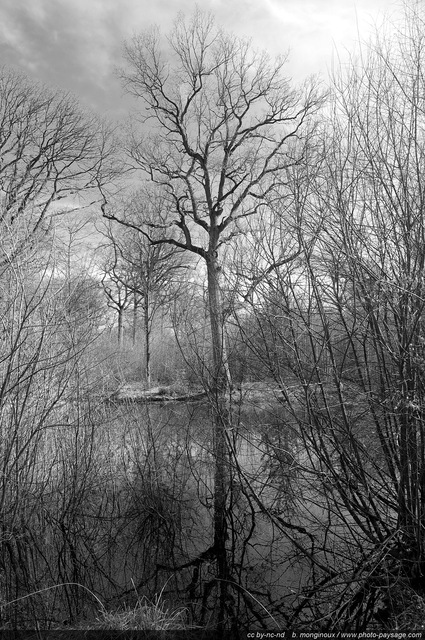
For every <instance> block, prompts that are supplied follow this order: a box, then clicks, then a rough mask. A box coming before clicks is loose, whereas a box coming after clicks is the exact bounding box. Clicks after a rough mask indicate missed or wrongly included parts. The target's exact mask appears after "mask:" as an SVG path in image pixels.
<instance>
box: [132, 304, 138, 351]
mask: <svg viewBox="0 0 425 640" xmlns="http://www.w3.org/2000/svg"><path fill="white" fill-rule="evenodd" d="M137 308H138V304H137V301H136V299H134V300H133V326H132V334H131V339H132V343H133V347H135V346H136V335H137Z"/></svg>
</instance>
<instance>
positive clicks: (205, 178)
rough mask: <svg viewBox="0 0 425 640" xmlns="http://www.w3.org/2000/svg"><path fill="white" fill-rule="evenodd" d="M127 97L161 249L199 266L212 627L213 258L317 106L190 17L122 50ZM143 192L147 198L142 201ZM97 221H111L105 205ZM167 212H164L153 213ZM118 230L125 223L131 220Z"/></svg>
mask: <svg viewBox="0 0 425 640" xmlns="http://www.w3.org/2000/svg"><path fill="white" fill-rule="evenodd" d="M125 57H126V61H127V67H126V69H124V70H123V71H122V72H121V77H122V81H123V84H124V87H125V88H126V90H127V91H128V92H129V93H130V94H131V95H133V96H134V97H135V98H136V100H137V101H138V104H139V105H140V110H139V112H138V115H136V116H135V117H134V121H135V123H136V124H135V126H134V127H133V128H132V132H131V134H130V137H129V143H128V154H129V157H130V158H131V160H132V161H133V164H134V166H135V167H137V168H139V169H140V170H141V172H142V177H143V179H144V180H146V181H147V182H148V183H150V184H151V185H152V187H153V188H154V190H155V197H158V194H159V195H160V197H161V198H162V200H163V201H164V203H165V207H163V208H162V212H163V213H162V216H161V215H160V216H158V217H157V220H156V221H155V223H154V224H152V223H151V228H154V227H155V226H160V227H161V228H162V229H164V231H167V235H166V236H165V237H164V238H161V239H160V240H156V239H155V238H154V237H153V236H151V235H150V233H149V232H146V235H147V236H148V237H149V239H150V240H151V242H152V244H157V243H164V242H167V243H168V244H170V245H174V246H175V247H177V248H179V249H183V250H186V251H190V252H192V253H194V254H196V255H198V256H200V257H201V258H202V259H203V260H204V263H205V266H206V274H207V282H208V304H209V318H210V329H211V343H212V362H211V365H210V396H211V398H212V400H213V403H212V404H213V413H214V425H215V460H216V475H215V506H214V542H213V545H212V547H211V555H212V556H213V557H215V558H216V560H217V566H218V573H217V579H218V584H219V589H220V590H221V602H220V612H219V621H220V623H222V622H223V620H224V618H225V610H226V607H227V604H228V602H227V600H226V598H227V596H226V589H227V582H228V580H229V567H228V559H227V550H226V539H227V532H226V491H227V486H228V480H227V476H228V473H229V470H228V464H227V462H226V461H227V458H228V454H227V452H226V430H227V428H228V426H229V424H228V416H227V413H226V410H225V407H224V401H223V398H224V394H225V391H226V388H228V386H229V385H230V384H231V381H230V375H229V367H228V361H227V354H226V346H225V340H224V330H223V309H222V301H221V290H220V280H221V270H222V265H221V262H220V250H221V248H222V246H223V244H225V243H226V242H227V241H228V240H229V239H230V238H231V237H232V236H233V235H234V234H237V233H238V232H239V230H240V226H241V224H242V221H243V220H244V219H245V218H247V217H249V216H252V215H255V213H256V212H257V211H259V210H260V209H261V208H262V207H264V205H265V202H266V200H267V198H268V197H271V194H272V193H273V190H274V187H275V185H276V184H277V183H279V182H280V181H281V179H282V173H283V172H284V171H285V169H286V168H288V167H289V166H292V165H295V164H298V163H302V162H303V153H304V147H305V146H306V144H308V141H309V138H310V134H311V130H312V124H311V123H312V117H313V116H314V114H315V113H316V112H317V111H318V109H319V108H320V106H321V104H322V96H321V95H320V93H319V91H318V87H317V85H316V83H315V82H314V81H308V82H306V84H305V85H304V86H303V87H301V88H299V89H298V88H293V87H292V86H291V84H290V82H289V81H288V80H287V78H286V77H285V76H284V67H285V61H286V59H285V58H278V59H277V60H275V61H272V60H271V59H270V58H269V56H268V55H267V54H266V53H258V52H256V51H254V50H252V48H251V46H250V44H249V42H248V41H245V40H240V39H238V38H236V37H234V36H233V35H229V34H226V33H225V32H223V31H222V30H220V29H218V28H217V27H216V26H215V24H214V20H213V18H212V17H211V16H210V15H208V14H203V13H201V12H200V11H196V12H195V13H194V14H193V16H192V17H191V18H190V19H189V20H187V21H186V20H185V19H184V17H183V16H179V17H178V19H177V21H176V23H175V26H174V29H173V30H172V32H171V33H170V35H169V36H168V38H162V37H161V34H160V32H159V30H158V29H156V28H153V29H151V30H148V31H146V32H144V33H142V34H141V35H138V36H135V37H134V38H133V40H132V41H131V42H129V43H127V45H126V46H125ZM152 190H153V189H151V193H152ZM103 209H104V215H106V216H107V217H109V218H112V219H116V218H117V216H115V215H114V213H113V210H112V209H110V208H109V207H108V205H107V203H105V204H104V207H103ZM164 211H166V213H164ZM119 221H120V222H122V223H124V224H127V225H132V224H134V222H132V220H131V218H120V219H119Z"/></svg>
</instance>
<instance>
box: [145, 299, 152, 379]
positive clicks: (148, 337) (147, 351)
mask: <svg viewBox="0 0 425 640" xmlns="http://www.w3.org/2000/svg"><path fill="white" fill-rule="evenodd" d="M143 328H144V334H145V376H146V384H147V385H148V386H150V384H151V328H150V322H149V295H148V293H145V296H144V299H143Z"/></svg>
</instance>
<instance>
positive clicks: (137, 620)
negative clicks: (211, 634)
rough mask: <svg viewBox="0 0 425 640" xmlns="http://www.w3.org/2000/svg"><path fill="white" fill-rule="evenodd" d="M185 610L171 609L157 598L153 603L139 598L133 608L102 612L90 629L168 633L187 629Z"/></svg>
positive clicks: (186, 612) (159, 597) (144, 598)
mask: <svg viewBox="0 0 425 640" xmlns="http://www.w3.org/2000/svg"><path fill="white" fill-rule="evenodd" d="M187 614H188V611H187V609H186V608H183V607H182V608H177V609H172V608H169V607H167V606H166V604H165V603H164V602H163V600H162V599H161V596H158V597H157V598H156V599H155V601H154V602H151V601H150V600H148V599H147V598H146V597H141V598H140V597H139V598H138V600H137V603H136V605H135V606H134V607H125V608H124V609H121V610H118V611H115V612H110V611H105V610H102V612H101V616H100V617H99V618H98V619H97V621H96V624H95V626H94V627H92V628H96V629H104V630H119V631H129V630H136V629H137V630H141V631H170V630H185V629H188V628H189V626H188V623H187Z"/></svg>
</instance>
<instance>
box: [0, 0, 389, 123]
mask: <svg viewBox="0 0 425 640" xmlns="http://www.w3.org/2000/svg"><path fill="white" fill-rule="evenodd" d="M199 5H200V6H201V7H202V9H206V10H210V11H212V12H213V13H214V14H215V16H216V20H217V23H218V24H220V25H222V26H224V27H225V28H226V29H228V30H229V31H232V32H234V33H236V34H237V35H241V36H248V37H249V38H252V42H253V45H254V46H255V47H256V48H261V49H268V50H269V51H270V53H272V54H277V53H284V52H286V51H287V50H288V49H289V50H290V63H289V65H288V75H290V76H291V77H293V78H294V80H298V79H301V78H302V77H303V76H305V75H308V74H310V73H318V72H319V73H324V74H326V72H327V68H329V67H331V65H332V59H334V60H335V51H338V52H339V54H341V53H342V54H343V51H344V48H352V47H353V45H354V43H355V41H356V39H357V38H358V36H359V35H360V38H361V39H367V37H368V33H370V30H371V28H373V26H374V25H378V26H379V23H380V22H381V21H382V17H383V12H384V11H386V12H387V13H388V12H390V13H391V12H393V13H394V12H395V11H397V6H398V3H397V0H395V1H394V2H393V1H392V0H203V2H199ZM195 6H196V0H0V60H1V64H3V65H6V66H14V67H16V68H18V69H22V70H24V71H25V73H26V74H27V75H28V76H30V77H32V78H35V79H37V80H41V81H43V82H46V83H48V84H50V85H53V86H58V87H60V88H65V89H67V90H69V91H71V92H72V93H74V94H75V95H77V96H78V97H79V98H80V100H81V101H82V102H83V104H85V105H86V106H89V107H91V108H94V109H96V110H98V111H102V112H104V113H105V112H106V113H109V114H110V115H112V116H113V117H119V116H120V113H122V109H123V107H122V99H121V89H120V85H119V82H118V80H117V79H116V78H115V76H114V68H115V67H116V66H117V65H119V64H120V59H121V47H122V43H123V41H124V40H125V39H128V38H130V37H131V36H132V35H133V34H134V33H137V32H139V31H141V30H142V29H144V28H145V27H148V26H149V25H151V24H153V23H156V24H159V25H161V27H162V28H163V30H164V31H167V30H168V29H169V28H170V27H171V25H172V23H173V20H174V19H175V17H176V14H177V12H178V11H183V12H184V13H186V14H190V13H191V12H192V11H193V9H194V8H195Z"/></svg>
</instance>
